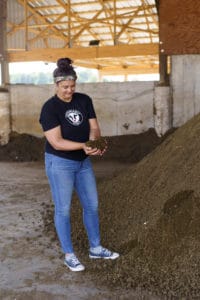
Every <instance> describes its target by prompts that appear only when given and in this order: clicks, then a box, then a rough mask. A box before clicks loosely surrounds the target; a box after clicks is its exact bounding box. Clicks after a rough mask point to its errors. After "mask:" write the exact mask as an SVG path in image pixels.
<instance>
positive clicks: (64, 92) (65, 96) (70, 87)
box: [57, 80, 76, 100]
mask: <svg viewBox="0 0 200 300" xmlns="http://www.w3.org/2000/svg"><path fill="white" fill-rule="evenodd" d="M75 88H76V82H75V80H63V81H60V82H58V84H57V95H58V97H59V98H61V99H62V100H71V98H72V95H73V93H74V92H75Z"/></svg>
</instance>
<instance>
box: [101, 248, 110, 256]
mask: <svg viewBox="0 0 200 300" xmlns="http://www.w3.org/2000/svg"><path fill="white" fill-rule="evenodd" d="M102 252H103V253H104V254H105V255H107V256H111V254H112V252H111V251H110V250H108V249H106V248H102Z"/></svg>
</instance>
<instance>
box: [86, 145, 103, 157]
mask: <svg viewBox="0 0 200 300" xmlns="http://www.w3.org/2000/svg"><path fill="white" fill-rule="evenodd" d="M83 150H84V152H85V154H87V155H102V151H101V150H100V149H97V148H92V147H88V146H87V145H86V144H84V146H83Z"/></svg>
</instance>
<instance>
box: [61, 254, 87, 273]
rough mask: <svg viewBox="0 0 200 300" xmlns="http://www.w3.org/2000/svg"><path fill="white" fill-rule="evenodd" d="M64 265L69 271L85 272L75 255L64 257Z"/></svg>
mask: <svg viewBox="0 0 200 300" xmlns="http://www.w3.org/2000/svg"><path fill="white" fill-rule="evenodd" d="M64 264H65V265H66V266H67V267H68V268H69V269H70V270H71V271H75V272H77V271H83V270H85V267H84V265H82V264H81V263H80V261H79V260H78V258H77V257H76V255H75V254H69V255H68V256H65V260H64Z"/></svg>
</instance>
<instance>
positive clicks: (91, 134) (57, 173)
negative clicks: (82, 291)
mask: <svg viewBox="0 0 200 300" xmlns="http://www.w3.org/2000/svg"><path fill="white" fill-rule="evenodd" d="M53 77H54V81H55V84H56V95H54V96H53V97H52V98H50V99H49V100H47V102H46V103H45V104H44V105H43V107H42V111H41V115H40V123H41V125H42V128H43V131H44V135H45V137H46V148H45V168H46V174H47V177H48V180H49V184H50V188H51V193H52V197H53V201H54V205H55V213H54V221H55V227H56V231H57V234H58V238H59V241H60V244H61V247H62V250H63V252H64V253H65V260H64V263H65V265H66V266H68V268H69V269H70V270H72V271H82V270H84V269H85V267H84V265H83V264H81V263H80V261H79V260H78V258H77V257H76V255H75V253H74V249H73V246H72V241H71V225H70V206H71V198H72V192H73V190H74V189H75V191H76V192H77V194H78V196H79V199H80V203H81V206H82V209H83V222H84V226H85V229H86V232H87V236H88V240H89V247H90V249H89V257H90V258H104V259H116V258H117V257H119V254H118V253H116V252H112V251H110V250H108V249H106V248H104V247H102V246H101V243H100V232H99V216H98V195H97V189H96V181H95V177H94V173H93V169H92V165H91V161H90V155H103V154H104V152H105V150H106V149H104V150H99V149H97V148H91V147H88V146H87V145H86V142H87V141H88V140H95V139H98V138H99V137H100V135H101V134H100V129H99V125H98V122H97V119H96V114H95V111H94V107H93V104H92V100H91V98H90V97H88V96H87V95H85V94H82V93H75V87H76V79H77V75H76V72H75V71H74V68H73V66H72V60H71V59H69V58H61V59H59V60H58V62H57V68H56V69H55V70H54V72H53Z"/></svg>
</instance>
